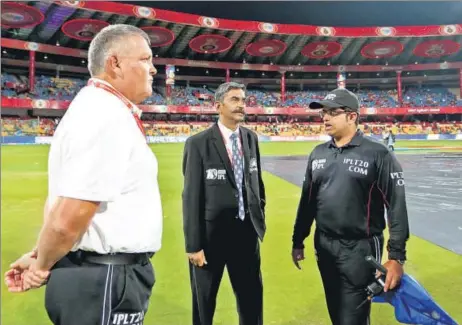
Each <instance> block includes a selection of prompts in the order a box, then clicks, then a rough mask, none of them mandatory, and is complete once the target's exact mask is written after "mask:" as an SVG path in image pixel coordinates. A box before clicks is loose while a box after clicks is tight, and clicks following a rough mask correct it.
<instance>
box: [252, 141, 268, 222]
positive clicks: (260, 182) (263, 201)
mask: <svg viewBox="0 0 462 325" xmlns="http://www.w3.org/2000/svg"><path fill="white" fill-rule="evenodd" d="M254 136H255V143H256V146H257V147H256V148H257V167H258V185H259V187H260V207H261V209H262V211H263V214H264V213H265V207H266V192H265V184H264V183H263V178H262V176H261V161H260V146H259V144H258V135H256V134H254Z"/></svg>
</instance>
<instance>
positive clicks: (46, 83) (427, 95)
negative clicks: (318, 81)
mask: <svg viewBox="0 0 462 325" xmlns="http://www.w3.org/2000/svg"><path fill="white" fill-rule="evenodd" d="M85 84H86V80H83V79H76V78H54V77H49V76H42V75H41V76H37V77H36V82H35V90H34V91H33V92H30V91H29V87H28V78H27V77H26V76H18V75H13V74H6V73H5V74H2V96H6V97H16V98H34V99H55V100H72V98H73V97H74V96H75V94H76V93H77V92H78V91H79V90H80V89H81V88H82V87H83V86H84V85H85ZM214 91H215V89H208V88H200V87H182V86H174V87H173V89H172V93H171V98H170V101H169V100H167V98H166V95H165V94H163V91H159V90H157V89H156V90H155V92H154V93H153V94H152V96H151V97H150V98H148V99H146V100H145V101H144V102H143V103H142V104H145V105H168V104H169V105H179V106H209V107H210V106H211V105H213V95H214ZM356 93H357V94H358V96H359V98H360V100H361V104H362V107H376V108H395V107H399V104H398V94H397V90H396V89H392V90H372V89H360V90H357V91H356ZM326 94H327V91H316V90H306V91H287V92H286V94H285V95H286V97H285V101H284V102H283V101H282V100H281V94H280V92H276V91H268V90H262V89H258V90H256V89H251V88H250V89H249V90H248V91H247V102H246V105H247V106H249V107H254V106H263V107H306V106H308V104H309V103H310V102H311V101H313V100H318V99H322V98H324V96H325V95H326ZM403 106H405V107H423V106H427V107H428V106H430V107H435V106H462V99H458V98H457V97H456V95H454V94H453V93H451V92H450V91H449V90H448V89H445V88H420V89H419V88H409V89H405V90H403Z"/></svg>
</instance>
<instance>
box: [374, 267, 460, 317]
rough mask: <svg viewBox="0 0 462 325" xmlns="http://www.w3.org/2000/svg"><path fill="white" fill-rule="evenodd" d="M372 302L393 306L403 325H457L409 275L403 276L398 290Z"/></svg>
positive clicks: (386, 293) (383, 294)
mask: <svg viewBox="0 0 462 325" xmlns="http://www.w3.org/2000/svg"><path fill="white" fill-rule="evenodd" d="M372 302H377V303H389V304H391V305H392V306H393V307H394V308H395V317H396V320H397V321H398V322H400V323H403V324H419V325H457V323H456V321H455V320H454V319H453V318H451V316H449V315H448V313H446V312H445V311H444V310H443V308H441V307H440V306H439V305H438V304H437V303H436V302H435V301H434V300H433V298H432V297H431V296H430V294H429V293H428V292H427V291H426V290H425V289H424V288H423V287H422V285H420V283H418V282H417V281H416V280H415V279H414V278H413V277H411V276H410V275H407V274H404V275H403V277H402V279H401V284H400V285H399V287H398V289H396V290H392V291H388V292H383V293H382V294H380V295H378V296H375V297H374V298H373V299H372Z"/></svg>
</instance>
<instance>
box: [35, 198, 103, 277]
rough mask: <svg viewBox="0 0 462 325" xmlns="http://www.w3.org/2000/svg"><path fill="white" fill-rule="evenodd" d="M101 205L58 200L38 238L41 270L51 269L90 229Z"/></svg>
mask: <svg viewBox="0 0 462 325" xmlns="http://www.w3.org/2000/svg"><path fill="white" fill-rule="evenodd" d="M98 207H99V203H98V202H91V201H83V200H78V199H70V198H62V197H60V198H58V199H57V201H56V203H55V204H54V207H53V209H52V210H51V211H50V213H49V216H48V218H46V219H45V224H44V226H43V228H42V231H41V233H40V235H39V238H38V243H37V265H36V267H37V269H39V270H50V269H51V268H52V267H53V265H54V264H55V263H56V262H57V261H59V260H60V259H61V258H62V257H64V256H65V255H66V254H67V253H68V252H69V251H70V250H71V249H72V247H73V246H74V245H75V243H76V242H77V241H78V240H79V239H80V238H81V237H82V235H83V234H84V233H85V231H86V230H87V228H88V226H89V224H90V222H91V220H92V218H93V216H94V215H95V213H96V210H97V209H98Z"/></svg>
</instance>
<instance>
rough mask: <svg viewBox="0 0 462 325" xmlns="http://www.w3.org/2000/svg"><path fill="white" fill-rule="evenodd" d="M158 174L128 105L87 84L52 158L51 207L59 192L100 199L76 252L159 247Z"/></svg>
mask: <svg viewBox="0 0 462 325" xmlns="http://www.w3.org/2000/svg"><path fill="white" fill-rule="evenodd" d="M98 81H100V82H104V81H101V80H98ZM106 84H107V85H109V84H108V83H106ZM109 86H110V85H109ZM157 172H158V164H157V159H156V157H155V155H154V153H153V152H152V150H151V149H150V148H149V147H148V145H147V143H146V138H145V137H144V136H143V134H142V133H141V130H140V129H139V127H138V125H137V123H136V120H135V118H134V117H133V115H132V113H131V111H130V110H129V109H128V107H127V106H126V105H125V104H124V103H123V102H122V101H121V100H120V99H119V98H117V97H116V96H114V95H113V94H111V93H109V92H108V91H106V90H104V89H101V88H96V87H94V86H87V87H84V88H83V89H82V90H81V91H80V92H79V93H78V94H77V96H76V97H75V98H74V100H73V101H72V103H71V104H70V106H69V108H68V110H67V112H66V114H65V115H64V117H63V119H62V120H61V123H60V124H59V126H58V128H57V129H56V132H55V134H54V137H53V140H52V144H51V147H50V153H49V160H48V176H49V180H48V191H49V202H50V207H51V206H52V205H53V203H54V202H55V200H56V199H57V197H60V196H61V197H67V198H74V199H80V200H89V201H98V202H101V204H100V207H99V209H98V211H97V212H96V214H95V216H94V217H93V219H92V221H91V224H90V226H89V228H88V230H87V231H86V232H85V234H84V235H83V237H82V238H81V240H80V241H79V242H78V243H77V244H76V245H75V246H74V248H73V249H72V250H73V251H75V250H77V249H82V250H85V251H95V252H97V253H101V254H106V253H118V252H127V253H139V252H156V251H158V250H159V249H160V247H161V240H162V226H163V225H162V221H163V220H162V207H161V197H160V192H159V185H158V182H157Z"/></svg>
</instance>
